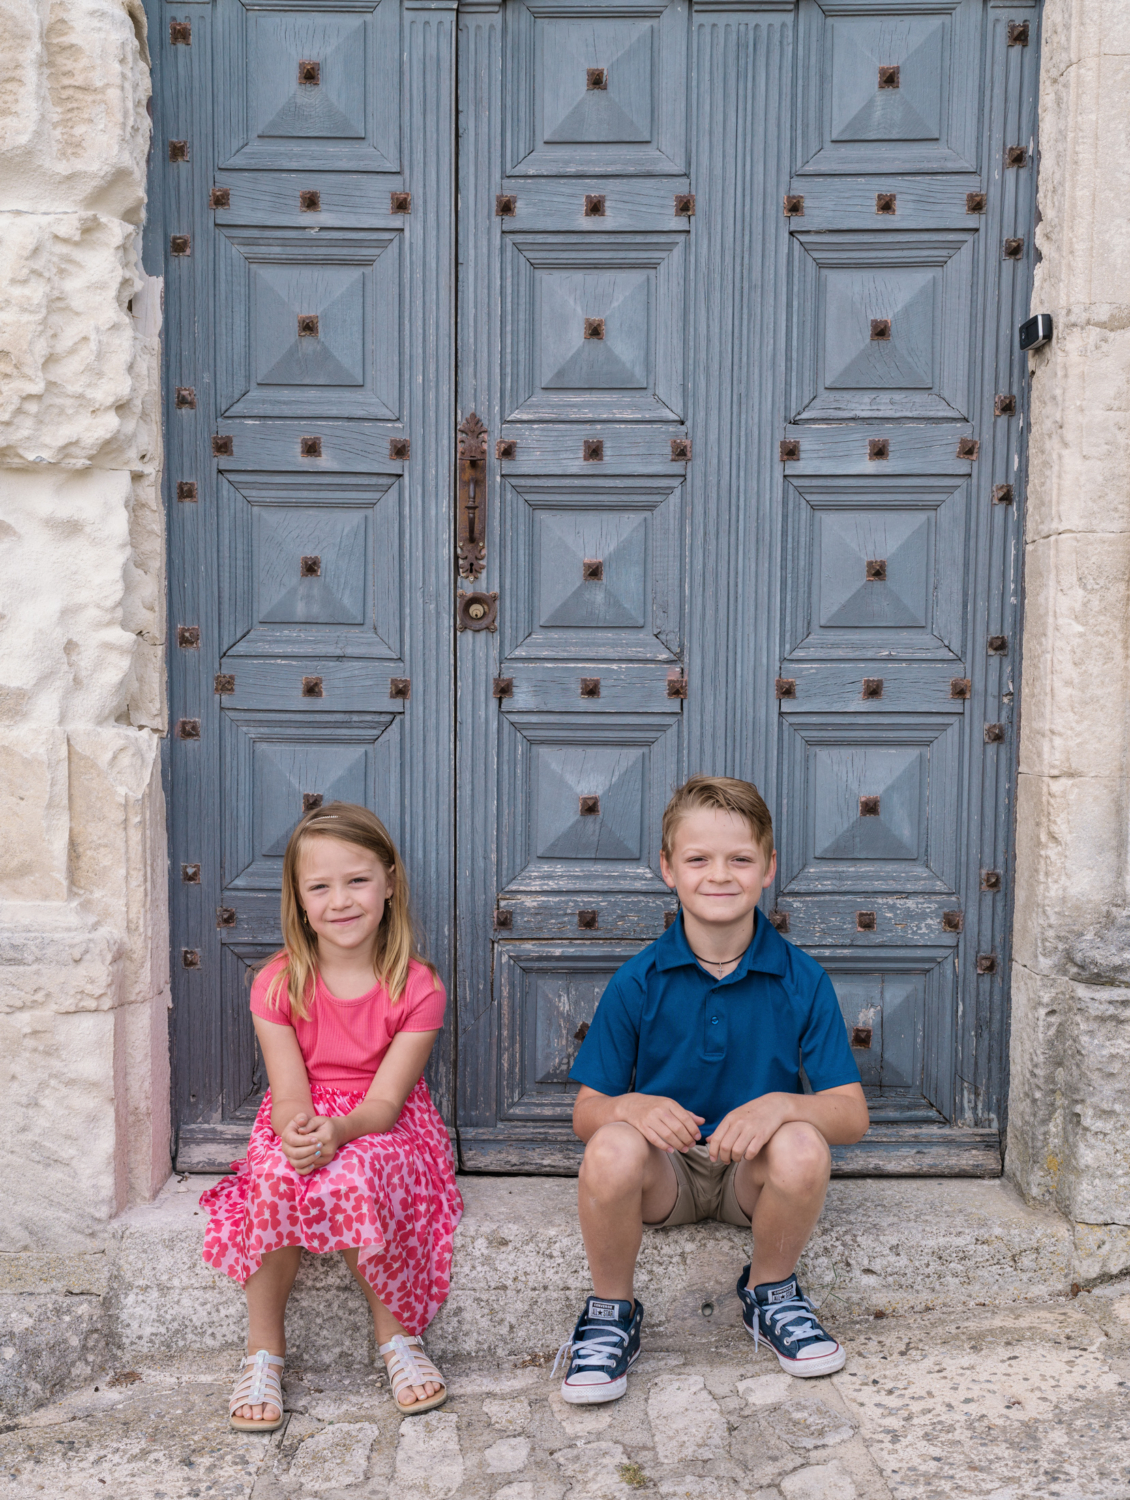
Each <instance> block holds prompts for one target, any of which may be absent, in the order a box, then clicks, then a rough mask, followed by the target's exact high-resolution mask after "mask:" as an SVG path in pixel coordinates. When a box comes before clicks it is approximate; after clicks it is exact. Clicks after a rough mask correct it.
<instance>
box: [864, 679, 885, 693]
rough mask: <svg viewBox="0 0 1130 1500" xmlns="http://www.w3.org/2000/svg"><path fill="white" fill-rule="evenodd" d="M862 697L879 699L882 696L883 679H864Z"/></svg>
mask: <svg viewBox="0 0 1130 1500" xmlns="http://www.w3.org/2000/svg"><path fill="white" fill-rule="evenodd" d="M863 696H864V697H865V698H881V697H882V696H883V679H882V678H881V677H865V678H864V679H863Z"/></svg>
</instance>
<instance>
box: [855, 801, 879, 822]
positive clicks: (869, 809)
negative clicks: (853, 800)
mask: <svg viewBox="0 0 1130 1500" xmlns="http://www.w3.org/2000/svg"><path fill="white" fill-rule="evenodd" d="M879 801H880V799H879V798H878V797H860V799H859V816H860V817H861V818H877V817H879V816H880V813H879Z"/></svg>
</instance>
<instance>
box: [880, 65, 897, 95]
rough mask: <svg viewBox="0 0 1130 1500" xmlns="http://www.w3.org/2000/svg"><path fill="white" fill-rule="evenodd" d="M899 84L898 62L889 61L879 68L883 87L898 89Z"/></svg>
mask: <svg viewBox="0 0 1130 1500" xmlns="http://www.w3.org/2000/svg"><path fill="white" fill-rule="evenodd" d="M898 86H899V68H898V63H887V64H885V65H881V66H880V68H879V87H880V88H881V89H897V88H898Z"/></svg>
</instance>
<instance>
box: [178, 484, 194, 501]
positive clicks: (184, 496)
mask: <svg viewBox="0 0 1130 1500" xmlns="http://www.w3.org/2000/svg"><path fill="white" fill-rule="evenodd" d="M196 498H197V495H196V480H195V479H178V480H177V499H178V500H195V499H196Z"/></svg>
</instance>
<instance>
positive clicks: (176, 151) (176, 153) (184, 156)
mask: <svg viewBox="0 0 1130 1500" xmlns="http://www.w3.org/2000/svg"><path fill="white" fill-rule="evenodd" d="M169 160H170V161H187V160H188V142H187V141H170V142H169Z"/></svg>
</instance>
